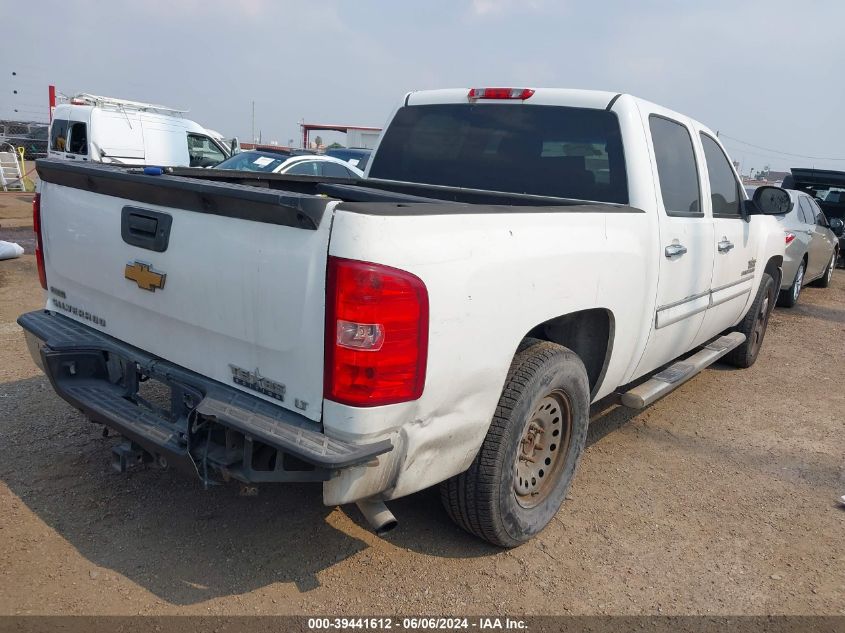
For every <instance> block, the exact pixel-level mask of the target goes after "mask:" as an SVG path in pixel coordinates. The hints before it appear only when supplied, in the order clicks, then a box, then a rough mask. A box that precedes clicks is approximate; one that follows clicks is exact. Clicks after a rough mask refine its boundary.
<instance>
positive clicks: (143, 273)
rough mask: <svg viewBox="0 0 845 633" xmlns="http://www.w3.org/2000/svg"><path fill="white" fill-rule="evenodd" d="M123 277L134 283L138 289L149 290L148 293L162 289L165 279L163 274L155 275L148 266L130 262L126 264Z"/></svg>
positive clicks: (165, 276)
mask: <svg viewBox="0 0 845 633" xmlns="http://www.w3.org/2000/svg"><path fill="white" fill-rule="evenodd" d="M123 276H124V277H126V278H127V279H128V280H130V281H134V282H135V283H136V284H138V287H139V288H141V289H143V290H149V291H150V292H155V291H156V288H158V289H159V290H161V289H162V288H164V280H165V279H167V275H166V274H165V273H157V272H155V271H154V270H152V269H150V265H149V264H143V263H141V262H130V263H128V264H126V270H125V271H124V273H123Z"/></svg>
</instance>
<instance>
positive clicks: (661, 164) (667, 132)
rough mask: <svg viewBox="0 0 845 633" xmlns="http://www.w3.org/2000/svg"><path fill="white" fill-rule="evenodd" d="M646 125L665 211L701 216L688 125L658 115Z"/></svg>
mask: <svg viewBox="0 0 845 633" xmlns="http://www.w3.org/2000/svg"><path fill="white" fill-rule="evenodd" d="M648 125H649V129H650V131H651V141H652V145H653V146H654V157H655V162H656V163H657V176H658V180H659V181H660V195H661V197H662V198H663V208H664V209H665V211H666V214H667V215H672V216H682V217H693V218H702V217H704V213H703V212H702V209H701V187H700V184H699V180H698V163H697V162H696V160H695V151H694V150H693V146H692V136H690V133H689V130H688V129H687V126H685V125H683V124H682V123H679V122H677V121H673V120H672V119H667V118H666V117H663V116H659V115H657V114H652V115H650V116H649V119H648Z"/></svg>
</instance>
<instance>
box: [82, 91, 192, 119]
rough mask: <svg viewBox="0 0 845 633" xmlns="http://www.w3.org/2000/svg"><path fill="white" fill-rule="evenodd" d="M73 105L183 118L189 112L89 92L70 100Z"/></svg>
mask: <svg viewBox="0 0 845 633" xmlns="http://www.w3.org/2000/svg"><path fill="white" fill-rule="evenodd" d="M70 103H71V104H72V105H91V106H96V107H101V108H104V107H113V108H117V109H122V110H140V111H142V112H151V111H155V112H160V113H162V114H172V115H176V116H181V115H183V114H185V113H187V112H188V110H177V109H176V108H169V107H167V106H163V105H156V104H154V103H143V102H141V101H130V100H129V99H116V98H114V97H102V96H99V95H92V94H88V93H87V92H83V93H80V94H78V95H74V96H73V97H71V98H70Z"/></svg>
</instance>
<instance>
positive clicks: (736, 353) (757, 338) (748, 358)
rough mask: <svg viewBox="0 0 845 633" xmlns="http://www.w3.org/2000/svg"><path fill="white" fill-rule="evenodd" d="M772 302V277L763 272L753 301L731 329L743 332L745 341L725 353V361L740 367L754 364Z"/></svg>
mask: <svg viewBox="0 0 845 633" xmlns="http://www.w3.org/2000/svg"><path fill="white" fill-rule="evenodd" d="M774 303H775V282H774V279H772V276H771V275H769V273H763V278H762V279H761V280H760V288H759V289H758V290H757V296H756V297H754V303H752V304H751V307H750V308H749V309H748V312H747V313H746V315H745V316H744V317H743V318H742V321H740V323H739V325H737V326H736V327H735V328H733V329H732V330H731V331H732V332H742V333H743V334H745V342H744V343H743V344H742V345H740V346H739V347H736V348H734V349H732V350H731V351H730V352H728V353H727V354H726V355H725V359H724V360H725V362H726V363H728V364H729V365H733V366H734V367H742V368H746V367H751V365H753V364H754V361H756V360H757V355H758V354H759V353H760V348H762V347H763V338H764V337H765V336H766V327H767V326H768V325H769V315H770V314H771V313H772V308H773V307H774Z"/></svg>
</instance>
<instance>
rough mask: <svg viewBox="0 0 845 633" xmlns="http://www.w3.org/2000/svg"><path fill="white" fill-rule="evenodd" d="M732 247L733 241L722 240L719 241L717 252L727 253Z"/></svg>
mask: <svg viewBox="0 0 845 633" xmlns="http://www.w3.org/2000/svg"><path fill="white" fill-rule="evenodd" d="M733 247H734V245H733V242H729V241H728V240H722V241H721V242H719V252H720V253H727V252H728V251H729V250H731V249H732V248H733Z"/></svg>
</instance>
